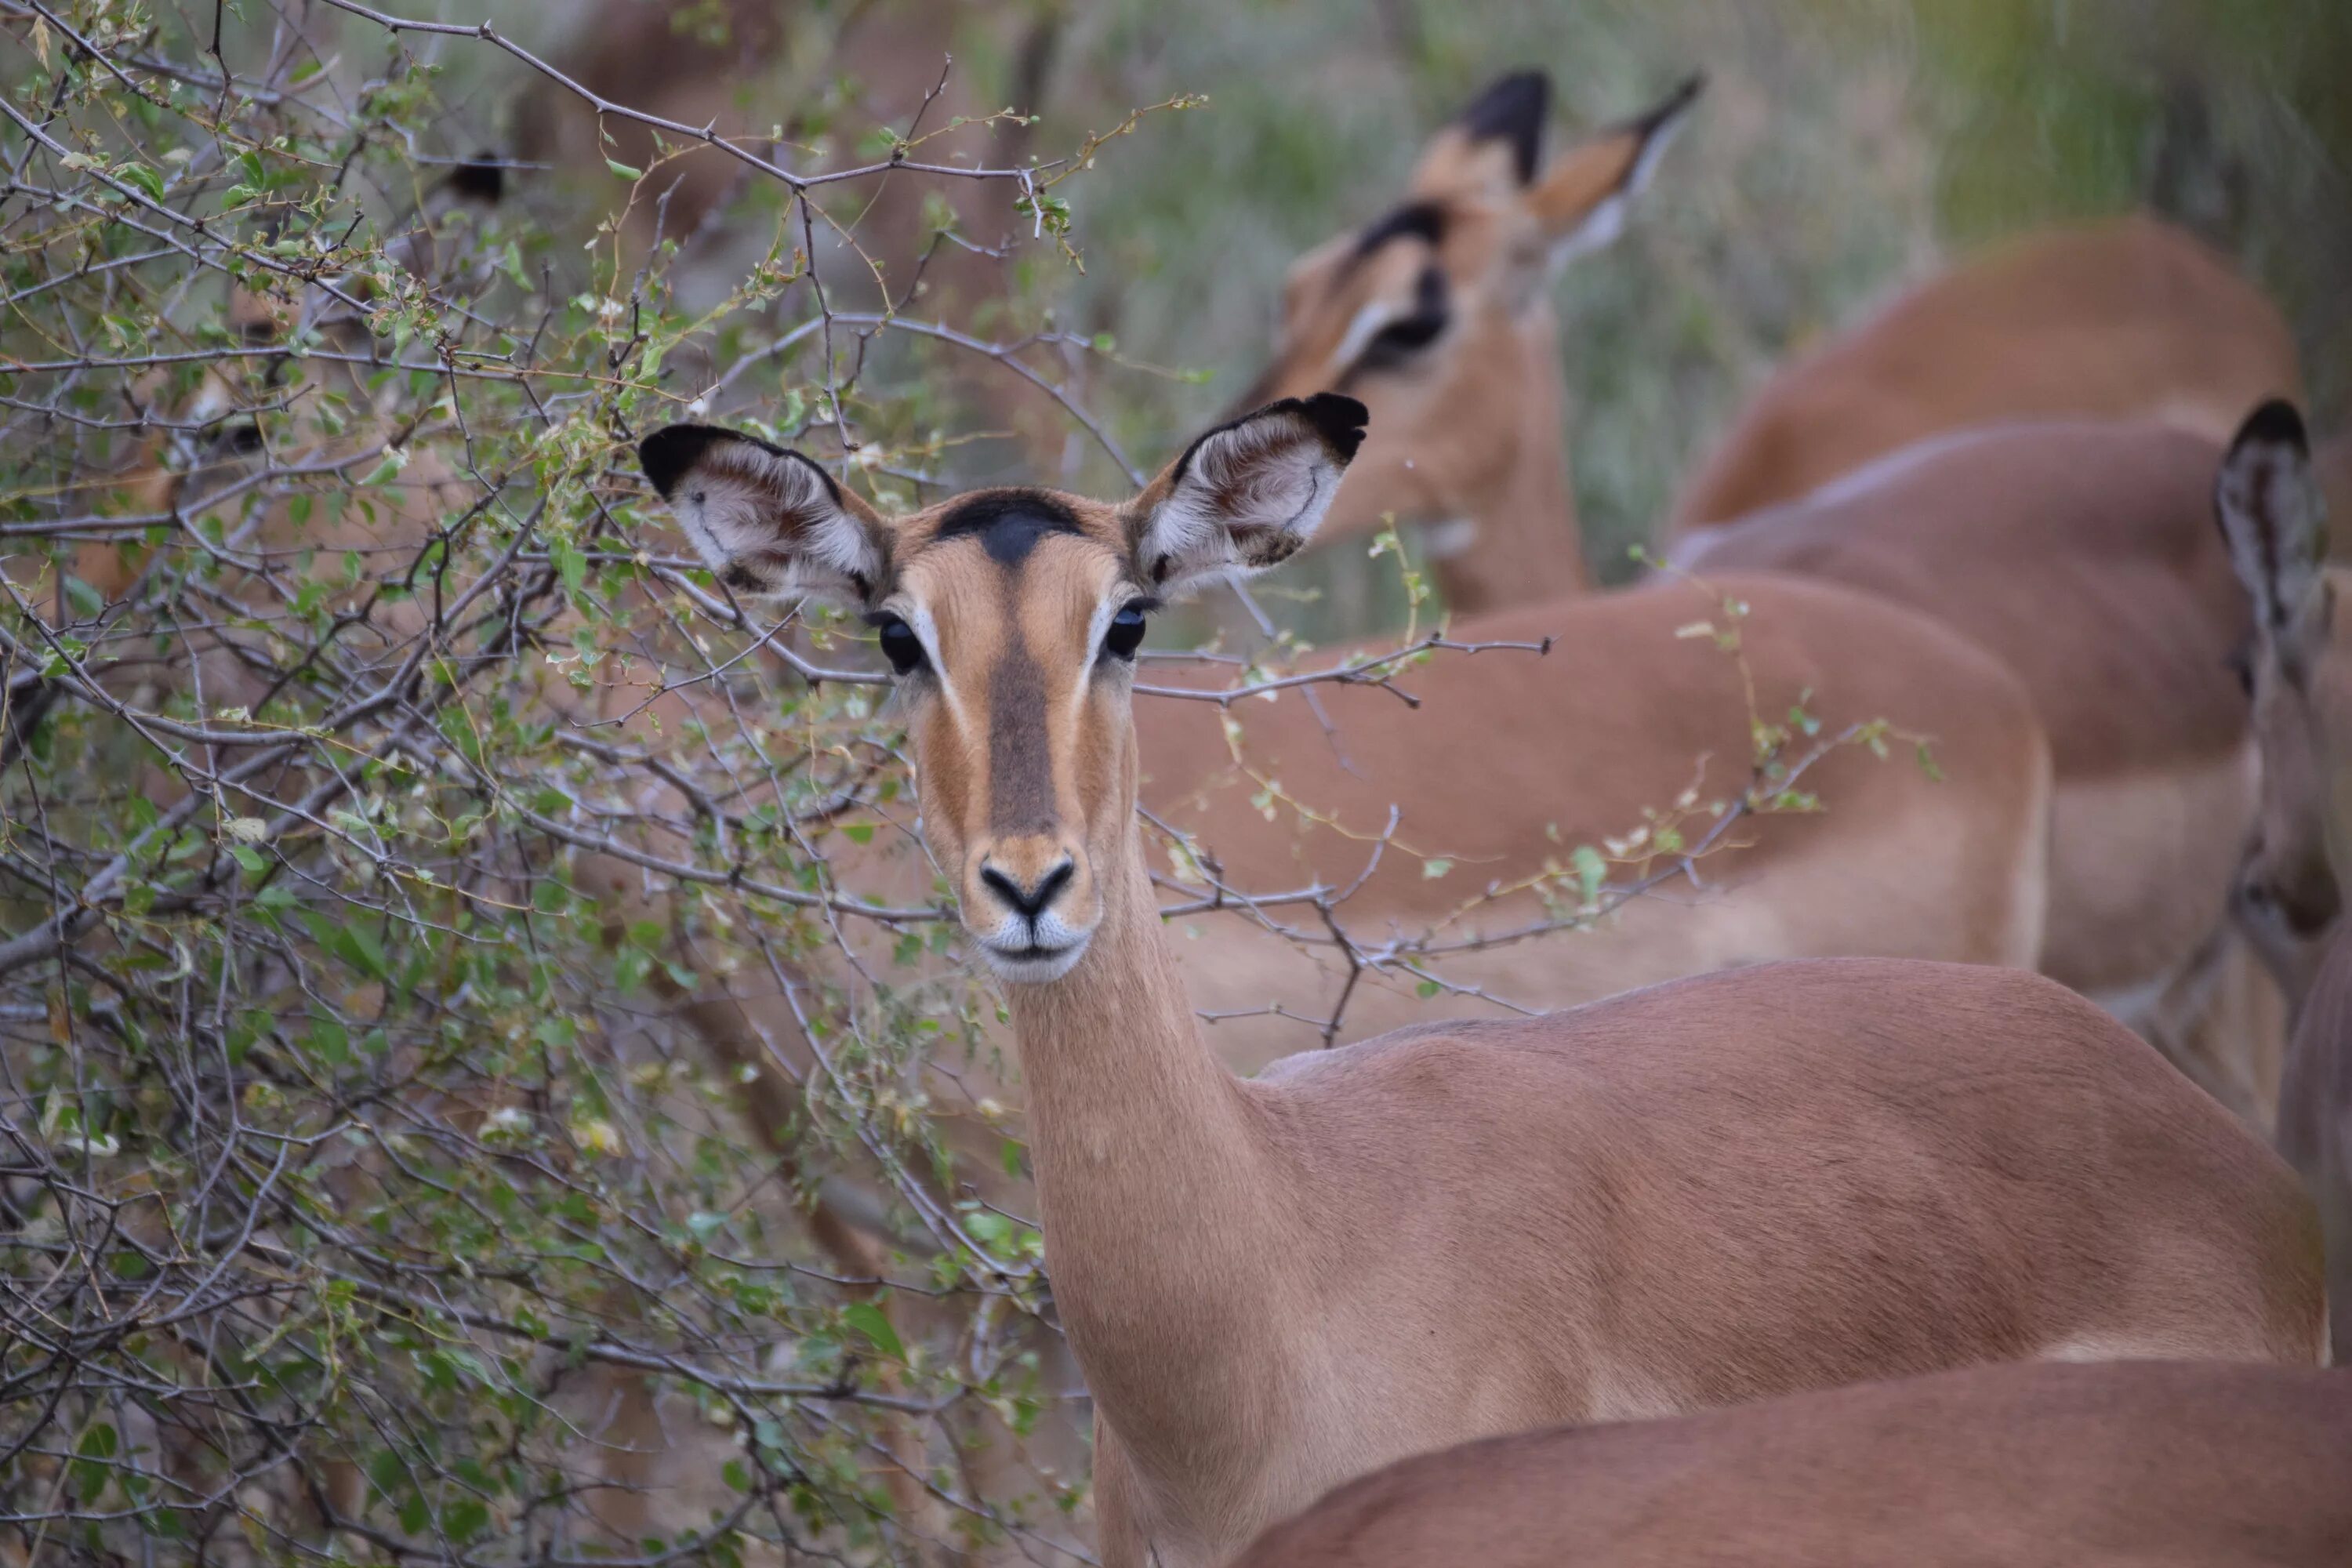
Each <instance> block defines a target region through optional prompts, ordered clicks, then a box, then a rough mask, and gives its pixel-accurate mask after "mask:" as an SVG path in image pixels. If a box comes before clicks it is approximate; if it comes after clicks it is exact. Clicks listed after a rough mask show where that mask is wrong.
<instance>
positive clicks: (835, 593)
mask: <svg viewBox="0 0 2352 1568" xmlns="http://www.w3.org/2000/svg"><path fill="white" fill-rule="evenodd" d="M637 460H638V462H639V463H640V464H642V465H643V466H644V468H645V471H646V479H648V480H649V481H651V483H652V485H653V487H654V489H655V490H656V492H658V493H659V494H660V496H661V498H662V500H665V501H667V502H668V503H669V508H670V512H671V515H672V516H674V517H676V518H677V521H678V526H679V527H681V528H683V529H684V530H685V531H686V534H687V537H688V539H690V540H692V541H693V542H694V547H695V550H696V551H697V552H698V553H699V554H700V555H701V556H702V558H703V560H704V561H705V562H707V563H709V566H710V569H711V570H712V571H714V572H716V573H717V574H719V581H720V582H722V583H724V584H727V585H728V586H729V587H730V588H735V589H739V590H740V591H742V592H744V593H747V594H760V595H777V596H785V597H789V596H794V595H816V596H819V597H824V598H830V599H835V600H842V601H847V602H851V603H858V602H863V601H864V600H866V599H868V598H870V597H871V596H872V595H874V593H875V592H876V591H877V587H878V586H879V585H880V584H882V582H883V579H884V577H885V574H887V571H888V568H889V563H890V533H889V530H888V528H887V525H885V524H884V523H883V521H882V520H881V519H880V518H878V517H877V516H876V515H874V513H873V512H872V510H870V509H868V508H866V506H865V504H864V503H863V502H854V501H852V500H850V499H849V498H848V497H846V496H845V495H844V494H843V493H842V489H841V487H840V486H839V485H836V484H835V483H834V482H833V476H832V475H831V474H828V473H826V472H825V471H824V468H820V467H819V466H818V465H817V464H815V463H814V462H813V461H811V460H810V459H809V458H804V457H803V456H802V455H801V454H800V453H798V452H793V451H787V450H786V449H784V448H783V447H772V446H770V445H769V444H768V443H767V442H765V441H762V440H760V439H758V438H757V437H751V436H746V435H743V434H741V433H740V432H738V431H734V430H722V429H719V428H717V427H716V426H709V425H671V426H667V427H665V428H663V429H660V430H656V431H655V432H654V433H653V434H652V435H650V436H648V437H646V438H645V439H644V440H643V441H641V442H639V443H638V444H637Z"/></svg>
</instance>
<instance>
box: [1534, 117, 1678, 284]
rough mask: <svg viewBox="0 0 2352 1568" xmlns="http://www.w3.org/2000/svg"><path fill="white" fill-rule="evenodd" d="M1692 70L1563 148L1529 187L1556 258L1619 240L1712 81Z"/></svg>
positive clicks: (1557, 261)
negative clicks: (1659, 95) (1626, 114)
mask: <svg viewBox="0 0 2352 1568" xmlns="http://www.w3.org/2000/svg"><path fill="white" fill-rule="evenodd" d="M1704 89H1706V78H1705V77H1704V76H1693V77H1689V78H1687V79H1685V80H1684V81H1683V83H1682V84H1681V85H1680V86H1678V87H1676V88H1675V89H1674V90H1673V91H1672V92H1670V93H1668V94H1667V95H1666V96H1665V97H1664V99H1663V100H1660V101H1659V102H1658V103H1657V104H1655V105H1654V106H1653V107H1651V108H1649V109H1646V110H1643V111H1642V112H1641V113H1640V114H1637V115H1635V116H1634V117H1633V119H1631V120H1628V121H1624V122H1622V124H1618V125H1613V126H1612V127H1610V128H1609V129H1608V130H1606V131H1603V132H1601V133H1600V134H1598V135H1596V136H1591V137H1588V138H1587V139H1586V140H1584V141H1582V142H1578V143H1577V144H1576V145H1575V146H1573V147H1570V148H1568V149H1566V150H1565V151H1563V152H1561V153H1560V154H1559V156H1558V157H1556V158H1554V159H1553V160H1552V161H1551V164H1550V166H1549V168H1547V169H1545V170H1544V173H1543V178H1542V179H1541V180H1539V181H1538V182H1537V184H1536V186H1535V188H1534V189H1533V190H1531V191H1529V192H1528V195H1527V210H1528V213H1529V214H1530V215H1531V216H1533V217H1534V218H1535V220H1536V223H1537V226H1538V227H1539V228H1540V229H1541V230H1542V231H1543V233H1544V235H1545V237H1546V238H1547V240H1548V241H1549V247H1550V261H1551V264H1552V265H1553V266H1559V264H1561V263H1563V262H1565V261H1568V260H1570V258H1574V257H1578V256H1582V255H1585V254H1587V253H1588V252H1591V251H1594V250H1598V249H1600V248H1601V247H1602V246H1605V245H1608V244H1610V243H1612V241H1614V240H1615V239H1616V237H1618V236H1619V235H1620V234H1622V233H1623V232H1624V230H1625V222H1626V216H1627V214H1628V213H1629V211H1630V210H1631V208H1632V205H1633V199H1634V198H1635V197H1637V196H1639V195H1641V194H1642V192H1643V189H1644V188H1645V187H1646V186H1647V185H1648V184H1649V183H1650V176H1651V174H1654V172H1655V171H1656V169H1657V166H1658V160H1659V159H1661V158H1663V157H1664V156H1665V152H1666V149H1667V147H1668V146H1670V145H1672V144H1673V142H1674V139H1675V132H1678V131H1680V130H1681V129H1682V126H1683V124H1684V122H1685V121H1686V120H1687V119H1688V118H1689V115H1690V107H1691V105H1692V104H1693V103H1694V102H1696V100H1697V98H1698V95H1699V94H1700V92H1701V91H1703V90H1704Z"/></svg>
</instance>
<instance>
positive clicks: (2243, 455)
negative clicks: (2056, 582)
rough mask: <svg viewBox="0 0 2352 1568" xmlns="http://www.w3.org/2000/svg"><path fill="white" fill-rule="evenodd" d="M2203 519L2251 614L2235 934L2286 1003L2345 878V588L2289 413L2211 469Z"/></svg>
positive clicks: (2348, 808) (2349, 847)
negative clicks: (2223, 547) (2225, 548)
mask: <svg viewBox="0 0 2352 1568" xmlns="http://www.w3.org/2000/svg"><path fill="white" fill-rule="evenodd" d="M2215 510H2216V512H2217V514H2218V516H2219V518H2220V521H2221V532H2222V536H2223V537H2224V538H2225V539H2226V540H2227V541H2228V542H2229V547H2230V560H2231V564H2232V565H2233V566H2234V567H2235V568H2236V570H2237V574H2238V579H2239V581H2240V582H2241V583H2242V584H2245V588H2246V592H2247V594H2248V595H2249V596H2250V597H2251V599H2252V604H2253V612H2254V615H2253V620H2254V633H2253V646H2252V650H2251V655H2250V658H2249V659H2248V668H2247V676H2248V684H2249V689H2250V691H2251V693H2252V698H2253V705H2254V736H2255V740H2256V742H2258V743H2259V745H2260V746H2261V748H2262V758H2263V784H2262V801H2261V808H2260V811H2259V814H2258V815H2257V816H2256V819H2255V825H2254V831H2253V834H2252V837H2251V839H2250V841H2249V843H2248V845H2247V848H2246V856H2245V861H2244V864H2243V865H2242V867H2241V868H2240V871H2239V879H2238V887H2237V890H2236V894H2235V899H2234V905H2235V913H2236V914H2237V916H2238V920H2239V922H2240V924H2241V926H2242V928H2243V929H2244V930H2245V931H2246V932H2247V934H2248V936H2249V937H2250V938H2252V941H2253V942H2254V944H2255V947H2256V949H2257V950H2258V951H2259V952H2261V953H2262V955H2263V958H2264V959H2265V960H2266V961H2267V962H2268V963H2270V964H2271V967H2272V968H2273V970H2274V971H2275V972H2276V973H2277V974H2278V977H2279V980H2280V982H2281V983H2282V984H2284V985H2285V986H2286V987H2287V990H2288V993H2289V994H2290V995H2296V996H2299V995H2300V994H2301V993H2302V990H2303V987H2304V985H2305V984H2307V983H2308V979H2309V974H2310V967H2309V966H2310V965H2311V964H2312V963H2314V962H2315V960H2316V957H2317V954H2318V952H2319V949H2320V947H2321V946H2322V944H2323V943H2324V942H2325V939H2326V936H2327V934H2328V931H2329V929H2330V928H2331V926H2332V925H2333V924H2334V922H2335V921H2336V918H2337V916H2338V915H2339V914H2340V913H2341V912H2342V909H2343V894H2342V890H2341V886H2342V885H2341V883H2340V881H2339V879H2338V875H2337V872H2338V868H2343V869H2345V870H2352V612H2347V610H2346V608H2345V607H2344V605H2343V602H2342V601H2343V598H2344V591H2345V590H2346V588H2347V587H2352V578H2347V576H2345V575H2344V574H2341V573H2339V572H2336V571H2333V570H2331V569H2329V568H2328V566H2327V565H2326V559H2327V511H2326V503H2325V501H2324V500H2322V499H2321V496H2320V490H2319V485H2318V482H2317V480H2316V479H2315V478H2314V476H2313V473H2312V468H2311V450H2310V447H2309V444H2308V442H2307V440H2306V438H2305V434H2304V427H2303V420H2302V419H2301V417H2300V416H2297V415H2296V413H2295V411H2294V406H2293V405H2289V404H2286V403H2267V404H2264V405H2263V406H2262V407H2261V408H2258V409H2256V410H2255V411H2254V413H2253V415H2252V417H2250V418H2249V419H2248V420H2247V421H2246V423H2245V425H2244V426H2243V427H2242V429H2241V430H2240V431H2239V432H2238V437H2237V439H2236V440H2235V441H2234V442H2233V443H2231V447H2230V452H2229V456H2228V457H2227V458H2224V459H2223V460H2222V464H2221V477H2220V479H2219V480H2218V482H2217V483H2216V486H2215Z"/></svg>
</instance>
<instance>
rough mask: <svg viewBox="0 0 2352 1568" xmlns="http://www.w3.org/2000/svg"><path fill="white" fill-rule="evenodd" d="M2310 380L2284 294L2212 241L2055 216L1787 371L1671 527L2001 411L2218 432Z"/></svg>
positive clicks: (2123, 222) (1714, 460) (1783, 498)
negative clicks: (2071, 222)
mask: <svg viewBox="0 0 2352 1568" xmlns="http://www.w3.org/2000/svg"><path fill="white" fill-rule="evenodd" d="M2301 384H2302V377H2301V374H2300V372H2299V371H2298V370H2297V368H2296V363H2295V354H2294V338H2293V336H2292V335H2291V334H2290V333H2289V332H2288V331H2287V327H2286V322H2285V321H2284V319H2282V318H2281V317H2280V315H2279V312H2278V310H2277V308H2276V307H2275V306H2273V305H2272V304H2271V302H2270V301H2269V300H2267V299H2265V298H2263V295H2262V293H2261V291H2260V290H2258V289H2255V288H2254V287H2253V286H2252V285H2251V284H2250V283H2248V282H2247V281H2246V280H2245V279H2242V278H2241V277H2240V276H2239V275H2238V274H2237V273H2236V272H2235V271H2233V270H2232V269H2231V267H2230V265H2229V263H2228V262H2227V261H2226V260H2225V259H2223V258H2221V257H2220V256H2218V255H2216V254H2215V253H2214V252H2212V251H2211V250H2210V249H2208V248H2207V247H2205V246H2204V245H2203V244H2202V243H2201V242H2200V241H2198V240H2197V239H2195V238H2192V237H2190V236H2189V235H2188V234H2186V233H2184V232H2182V231H2181V230H2179V229H2177V228H2174V227H2172V226H2169V225H2168V224H2165V223H2162V222H2160V221H2158V220H2157V219H2155V218H2151V217H2128V218H2123V219H2119V220H2116V221H2114V222H2111V223H2105V224H2099V225H2095V226H2088V227H2082V228H2071V229H2058V230H2053V231H2051V232H2048V233H2043V234H2037V235H2032V236H2030V237H2026V238H2023V239H2021V240H2016V241H2012V242H2011V243H2009V244H2007V245H2004V246H2000V247H1995V248H1993V249H1991V250H1989V251H1987V252H1985V253H1984V254H1982V255H1980V256H1977V257H1973V258H1969V259H1968V260H1966V261H1963V262H1962V263H1961V264H1959V265H1958V266H1957V267H1954V268H1951V269H1950V270H1948V271H1946V272H1944V273H1941V274H1939V275H1938V276H1937V277H1936V278H1934V279H1930V280H1929V281H1928V282H1927V283H1925V284H1922V285H1921V286H1920V287H1918V288H1917V289H1913V290H1912V291H1910V292H1909V293H1906V294H1905V295H1903V296H1902V297H1901V298H1899V299H1897V300H1895V301H1894V302H1893V303H1892V304H1890V305H1889V306H1887V307H1886V308H1885V310H1881V311H1880V312H1878V313H1877V314H1876V315H1875V316H1874V317H1872V318H1871V319H1870V320H1868V321H1865V322H1864V323H1863V324H1862V325H1861V326H1859V327H1856V328H1854V329H1853V331H1849V332H1847V333H1845V334H1843V335H1842V336H1840V337H1839V338H1837V339H1835V340H1834V341H1832V342H1831V343H1830V344H1829V345H1828V346H1826V347H1824V348H1822V349H1821V350H1820V351H1818V352H1817V353H1813V354H1811V356H1809V357H1807V358H1805V359H1803V360H1801V361H1799V362H1798V363H1796V364H1794V365H1791V366H1790V367H1789V368H1787V369H1785V370H1782V371H1780V373H1779V374H1776V375H1775V376H1774V377H1773V378H1772V380H1771V381H1769V383H1767V384H1766V385H1765V386H1764V388H1763V390H1762V391H1761V392H1759V394H1758V395H1756V397H1755V398H1754V399H1753V400H1752V401H1751V402H1750V403H1749V404H1748V408H1747V411H1746V412H1745V413H1743V414H1742V415H1741V416H1739V418H1738V420H1737V421H1736V422H1735V423H1734V424H1733V426H1732V427H1731V430H1730V432H1729V434H1727V436H1726V437H1724V438H1723V440H1722V441H1721V442H1720V443H1718V444H1717V448H1716V451H1715V454H1714V456H1713V457H1711V458H1708V459H1707V461H1706V463H1704V464H1703V465H1701V466H1700V468H1698V470H1697V471H1696V474H1695V475H1694V476H1693V478H1692V479H1691V480H1690V482H1689V485H1688V487H1687V488H1686V489H1685V492H1684V495H1683V497H1682V500H1680V502H1679V503H1678V504H1677V505H1676V507H1675V514H1674V515H1675V522H1674V526H1675V529H1676V530H1678V531H1681V530H1688V529H1693V528H1698V527H1703V526H1705V525H1707V524H1711V523H1722V522H1729V521H1733V520H1734V519H1737V518H1740V517H1744V516H1746V515H1747V514H1748V513H1749V512H1752V511H1756V510H1760V509H1762V508H1765V507H1768V506H1775V505H1779V504H1781V503H1784V502H1787V501H1792V500H1796V499H1797V498H1798V497H1800V496H1802V495H1804V494H1806V493H1807V492H1808V491H1810V490H1811V489H1814V488H1816V487H1817V486H1820V485H1822V484H1826V483H1828V482H1829V481H1830V480H1832V479H1836V478H1837V477H1839V476H1840V475H1842V474H1848V473H1852V472H1853V470H1854V469H1856V468H1860V467H1861V466H1862V465H1863V464H1864V463H1866V462H1868V461H1870V460H1871V459H1872V458H1877V457H1881V456H1883V455H1885V454H1886V453H1889V452H1893V451H1896V450H1898V449H1900V448H1901V447H1906V446H1909V445H1910V444H1911V443H1913V442H1915V441H1918V440H1922V439H1924V438H1926V437H1930V436H1936V435H1940V434H1942V433H1944V432H1947V431H1951V430H1958V429H1961V428H1963V427H1965V426H1970V425H1979V424H1986V423H1990V422H1991V421H1995V420H2008V419H2037V418H2113V419H2154V420H2158V421H2160V422H2163V423H2167V424H2171V425H2175V426H2179V427H2180V428H2183V429H2188V430H2193V431H2196V432H2198V433H2199V434H2200V435H2203V436H2205V437H2208V438H2209V439H2212V440H2215V441H2219V440H2221V438H2223V437H2226V436H2227V435H2228V434H2229V433H2230V432H2231V430H2234V429H2235V428H2237V425H2238V421H2239V420H2240V419H2242V418H2243V417H2244V416H2245V413H2246V410H2247V409H2249V408H2252V406H2253V405H2255V404H2256V403H2258V402H2260V401H2261V400H2262V399H2263V398H2265V397H2291V396H2294V395H2296V393H2297V389H2298V388H2299V387H2300V385H2301Z"/></svg>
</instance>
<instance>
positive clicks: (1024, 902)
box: [980, 856, 1075, 921]
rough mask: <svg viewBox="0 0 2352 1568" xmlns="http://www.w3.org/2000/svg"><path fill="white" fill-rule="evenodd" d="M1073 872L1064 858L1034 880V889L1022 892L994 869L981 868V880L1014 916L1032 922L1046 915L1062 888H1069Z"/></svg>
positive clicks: (1015, 884) (1018, 884)
mask: <svg viewBox="0 0 2352 1568" xmlns="http://www.w3.org/2000/svg"><path fill="white" fill-rule="evenodd" d="M1074 869H1075V868H1074V867H1072V866H1071V864H1070V859H1069V857H1068V856H1064V857H1063V858H1061V859H1060V860H1058V861H1056V862H1055V865H1054V868H1053V869H1051V870H1049V871H1047V872H1046V873H1045V875H1044V876H1042V877H1040V878H1038V879H1037V885H1036V886H1035V887H1034V888H1024V887H1023V886H1022V885H1021V884H1020V883H1018V882H1016V881H1014V880H1013V879H1012V878H1010V877H1008V876H1006V875H1005V874H1004V873H1003V872H1002V871H1000V870H998V869H997V868H995V867H993V866H982V868H980V879H981V881H982V882H983V883H985V884H986V885H987V886H988V888H989V889H990V890H991V891H992V892H993V893H995V895H996V896H997V897H998V898H1000V899H1003V900H1004V901H1005V902H1006V903H1008V904H1010V905H1012V906H1013V912H1014V913H1015V914H1018V915H1020V916H1021V917H1022V918H1023V919H1024V920H1032V921H1034V920H1035V919H1036V918H1037V917H1038V916H1039V915H1042V914H1044V913H1045V908H1046V906H1047V905H1049V904H1051V903H1052V902H1053V901H1054V900H1055V899H1056V898H1058V897H1060V896H1061V891H1062V889H1064V888H1066V887H1068V886H1069V885H1070V876H1071V873H1072V871H1073V870H1074Z"/></svg>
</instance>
